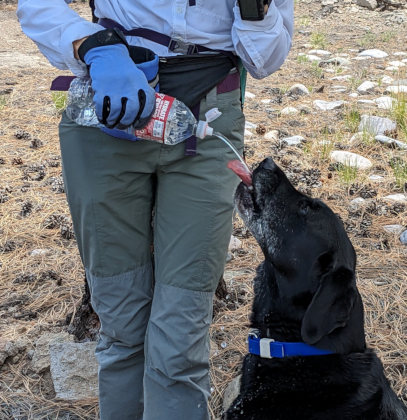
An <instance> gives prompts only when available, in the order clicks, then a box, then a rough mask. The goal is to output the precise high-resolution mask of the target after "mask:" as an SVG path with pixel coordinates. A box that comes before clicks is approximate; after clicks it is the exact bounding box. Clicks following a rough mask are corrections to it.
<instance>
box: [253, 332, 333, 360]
mask: <svg viewBox="0 0 407 420" xmlns="http://www.w3.org/2000/svg"><path fill="white" fill-rule="evenodd" d="M248 341H249V353H251V354H255V355H257V356H260V357H263V358H265V359H272V358H273V357H277V358H284V357H290V356H324V355H327V354H333V352H331V351H328V350H321V349H318V348H316V347H313V346H309V345H308V344H305V343H285V342H282V341H274V340H273V339H272V338H260V337H259V336H258V335H257V333H254V332H252V333H250V334H249V340H248Z"/></svg>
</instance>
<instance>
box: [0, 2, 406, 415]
mask: <svg viewBox="0 0 407 420" xmlns="http://www.w3.org/2000/svg"><path fill="white" fill-rule="evenodd" d="M73 7H74V8H75V9H76V10H78V11H79V12H80V13H81V14H82V15H83V16H86V17H89V16H90V15H89V10H88V8H87V7H86V5H85V4H81V3H76V4H74V6H73ZM295 15H296V30H295V36H294V41H293V48H292V50H291V52H290V55H289V57H288V59H287V61H286V63H285V64H284V65H283V67H282V68H281V69H280V70H279V71H278V72H276V73H275V74H274V75H272V76H270V77H268V78H267V79H265V80H260V81H259V80H254V79H252V78H249V80H248V86H247V91H248V94H247V96H246V103H245V113H246V118H247V122H248V123H249V124H248V126H247V129H248V131H249V132H250V133H249V132H248V133H247V136H246V159H247V161H248V164H249V165H250V166H255V165H256V164H257V163H258V162H260V161H261V160H262V159H263V158H264V157H266V156H269V155H271V156H272V157H273V158H274V159H275V160H276V161H277V163H278V164H279V165H280V166H281V167H283V168H284V169H285V170H286V172H287V174H288V176H289V177H290V179H291V180H292V182H293V183H294V184H295V185H296V186H297V187H298V188H300V189H301V190H302V191H305V192H306V193H308V194H310V195H312V196H314V197H319V198H321V199H323V200H324V201H325V202H327V203H328V205H329V206H330V207H331V208H332V209H333V210H334V211H335V212H336V213H337V214H338V215H339V216H340V217H341V218H342V220H343V222H344V224H345V226H346V229H347V232H348V234H349V236H350V238H351V240H352V242H353V244H354V246H355V249H356V252H357V254H358V267H357V280H358V287H359V290H360V292H361V294H362V297H363V300H364V305H365V320H366V334H367V341H368V345H369V346H370V347H372V348H374V349H376V351H377V353H378V354H379V356H380V357H381V359H382V361H383V364H384V367H385V371H386V375H387V377H388V378H389V379H390V381H391V383H392V386H393V387H394V389H395V390H396V392H397V394H398V395H399V396H400V397H401V398H402V399H404V401H406V402H407V344H406V337H407V317H406V315H407V282H406V274H407V262H406V261H407V260H406V254H407V246H406V245H404V244H402V243H401V242H400V239H399V236H400V233H401V231H403V230H405V229H406V228H407V211H406V205H407V204H406V203H404V202H403V201H389V200H388V199H386V196H388V195H390V194H402V195H404V196H405V189H406V185H407V184H406V183H407V157H406V151H405V150H400V149H398V148H389V147H387V146H385V145H383V144H381V143H378V142H375V141H374V140H373V139H372V138H365V136H363V135H362V136H359V138H358V139H357V140H355V139H352V136H353V135H354V134H355V133H356V132H357V131H358V125H359V121H360V117H361V115H362V114H367V115H376V116H384V117H388V118H390V119H393V120H397V129H396V130H394V131H393V132H392V133H387V134H388V135H391V137H393V138H395V139H398V140H400V141H403V142H405V141H407V128H406V125H407V119H406V115H407V107H406V101H405V98H404V97H403V96H402V95H400V94H399V95H397V97H394V99H395V100H396V103H397V104H398V106H397V109H396V107H393V108H392V109H380V108H377V106H375V105H374V104H372V101H371V100H372V99H375V98H378V97H380V96H383V95H385V94H386V89H387V87H388V84H387V82H385V80H386V79H385V78H384V76H387V77H391V78H392V79H394V80H395V81H396V82H399V84H403V80H405V79H407V76H406V74H405V73H406V72H405V70H404V68H407V67H404V66H402V65H399V67H396V68H393V69H389V66H391V65H392V64H390V62H392V61H398V62H400V61H402V59H406V58H407V49H406V45H407V43H406V41H407V13H406V9H396V10H382V11H370V10H368V9H364V8H360V7H357V6H355V5H353V4H351V3H347V2H344V3H340V6H339V7H329V6H325V7H323V6H322V5H321V3H320V2H312V1H311V2H304V1H297V2H296V4H295ZM403 19H404V20H403ZM0 23H1V28H2V29H1V31H0V45H1V47H0V216H1V217H0V350H1V349H2V346H3V347H4V345H5V343H9V342H12V343H14V344H15V345H16V348H17V350H16V351H15V352H14V354H13V356H10V357H8V358H7V359H6V360H5V361H4V364H3V365H2V366H0V419H1V420H2V419H19V420H20V419H96V418H97V417H98V407H97V402H96V401H95V400H89V401H83V402H80V403H75V404H70V403H67V402H63V401H58V400H57V399H56V398H55V393H54V391H53V388H52V383H51V381H50V376H49V372H48V371H45V372H43V373H40V374H38V373H35V372H33V371H32V369H31V359H32V355H33V352H34V351H35V343H36V342H37V340H38V338H39V337H40V336H41V335H43V334H44V333H49V332H53V333H56V332H60V331H66V330H67V328H68V327H69V323H70V322H71V320H72V316H71V315H72V313H73V312H74V311H75V310H76V308H77V307H78V305H79V303H80V300H81V296H82V293H83V284H84V271H83V268H82V265H81V261H80V258H79V255H78V251H77V248H76V244H75V238H74V234H73V231H72V224H71V219H70V216H69V211H68V208H67V204H66V200H65V194H64V187H63V181H62V177H61V161H60V152H59V143H58V134H57V125H58V121H59V119H60V108H61V106H62V105H61V104H62V103H63V97H60V96H58V95H57V94H55V93H54V94H52V93H51V92H50V91H49V86H50V84H51V81H52V80H53V79H54V78H55V77H56V76H58V75H61V74H68V73H67V72H61V71H59V70H57V69H54V68H53V67H51V65H49V63H48V62H47V61H46V59H45V58H43V56H42V55H41V54H40V53H39V51H38V50H37V49H36V47H35V45H34V44H33V43H32V42H31V41H30V40H29V39H27V37H26V36H25V35H24V34H23V33H22V32H21V30H20V27H19V25H18V22H17V19H16V17H15V5H13V4H4V3H2V2H0ZM371 48H375V49H380V50H382V51H385V52H386V53H387V54H388V56H387V57H385V58H379V59H366V60H362V59H358V58H357V57H358V54H359V53H360V52H361V51H363V50H367V49H371ZM313 49H314V50H315V49H317V50H318V49H319V50H328V51H329V52H330V53H331V55H330V56H327V57H328V59H329V58H333V57H337V59H335V60H333V62H326V63H324V62H322V63H319V64H318V62H313V61H312V59H310V58H306V57H305V58H304V55H302V54H309V53H310V50H313ZM395 53H396V54H395ZM399 53H400V54H399ZM319 54H322V53H319ZM338 57H341V58H343V59H347V60H348V63H344V62H341V61H340V60H339V59H338ZM323 60H325V58H324V59H323ZM393 67H394V66H393ZM344 75H347V76H349V77H347V78H342V80H341V78H339V79H332V78H335V77H338V76H344ZM364 81H372V82H375V83H376V85H375V87H374V90H373V91H371V92H370V93H368V94H365V95H360V94H358V96H355V95H350V94H355V93H357V92H358V90H357V88H358V87H359V86H360V85H361V84H362V82H364ZM296 83H301V84H303V85H305V87H306V88H307V89H308V91H309V94H307V95H303V96H302V95H299V94H296V93H291V92H290V87H291V86H292V85H294V84H296ZM405 84H407V82H406V83H405ZM338 85H339V86H338ZM315 100H325V101H339V100H343V101H345V103H344V104H343V106H342V107H341V108H339V109H338V110H334V111H321V110H319V109H317V108H316V107H315V104H314V101H315ZM361 100H362V102H361ZM366 100H368V101H369V100H370V102H366ZM287 107H294V108H296V110H297V112H296V113H288V114H286V113H285V112H286V111H284V109H285V108H287ZM282 111H283V112H282ZM293 112H294V111H293ZM272 130H276V132H275V133H274V135H270V132H271V131H272ZM267 133H268V134H267ZM293 135H300V136H302V137H303V138H304V141H303V142H302V143H301V144H300V145H297V146H286V145H285V144H284V142H283V141H282V139H284V138H285V137H289V136H293ZM332 150H342V151H350V152H355V153H358V154H361V155H363V156H364V157H366V158H368V159H370V160H371V162H372V164H373V165H372V167H371V168H370V170H368V171H362V170H358V171H355V170H352V169H351V168H347V167H346V165H345V166H343V165H339V164H337V163H334V162H332V161H331V159H330V152H331V151H332ZM371 175H376V177H371ZM356 198H358V199H364V200H365V201H363V204H360V203H359V204H358V202H357V201H356V202H355V201H354V200H355V199H356ZM360 201H361V200H359V202H360ZM388 225H399V228H395V229H396V230H397V232H396V233H394V232H392V231H389V229H387V230H386V226H388ZM234 236H235V237H237V238H238V239H239V240H240V241H241V246H240V247H238V249H236V250H234V251H232V255H231V257H232V258H231V260H230V261H229V262H228V263H227V266H226V272H225V283H226V287H227V293H225V295H224V296H223V297H222V298H220V299H216V300H215V302H214V305H215V306H214V307H215V315H214V322H213V326H212V328H211V345H212V351H211V378H212V395H211V402H210V409H211V413H212V416H213V418H214V419H215V418H218V417H219V416H220V415H221V412H222V400H223V394H224V391H225V389H226V386H227V385H228V383H229V382H230V381H231V379H232V378H234V377H235V376H236V375H237V374H238V371H239V366H240V363H241V360H242V357H243V355H244V354H245V353H246V343H245V339H246V336H247V332H248V327H247V321H248V313H249V311H250V304H251V299H252V279H253V277H254V272H255V269H256V266H257V265H258V264H259V263H260V262H261V261H262V255H261V251H260V249H259V247H258V246H257V244H256V243H255V241H254V240H253V238H252V237H251V235H250V233H249V232H248V231H247V230H246V229H245V227H244V226H243V225H242V223H241V221H240V219H239V218H238V217H236V219H235V222H234Z"/></svg>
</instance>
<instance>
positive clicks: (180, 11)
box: [177, 7, 182, 15]
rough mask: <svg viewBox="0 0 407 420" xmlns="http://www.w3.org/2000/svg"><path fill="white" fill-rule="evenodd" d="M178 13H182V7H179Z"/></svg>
mask: <svg viewBox="0 0 407 420" xmlns="http://www.w3.org/2000/svg"><path fill="white" fill-rule="evenodd" d="M177 13H178V14H179V15H180V14H181V13H182V7H178V8H177Z"/></svg>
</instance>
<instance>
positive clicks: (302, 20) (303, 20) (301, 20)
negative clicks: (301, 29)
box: [298, 16, 311, 26]
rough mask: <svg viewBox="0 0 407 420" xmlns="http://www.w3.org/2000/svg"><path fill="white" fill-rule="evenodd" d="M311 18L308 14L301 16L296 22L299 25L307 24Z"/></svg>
mask: <svg viewBox="0 0 407 420" xmlns="http://www.w3.org/2000/svg"><path fill="white" fill-rule="evenodd" d="M310 21H311V19H310V18H309V17H308V16H301V17H300V18H299V19H298V23H299V25H300V26H309V24H310Z"/></svg>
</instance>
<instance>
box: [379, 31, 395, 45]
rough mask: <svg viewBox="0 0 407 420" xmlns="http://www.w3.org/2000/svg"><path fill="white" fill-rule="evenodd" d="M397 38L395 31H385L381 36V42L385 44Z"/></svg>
mask: <svg viewBox="0 0 407 420" xmlns="http://www.w3.org/2000/svg"><path fill="white" fill-rule="evenodd" d="M395 36H396V32H394V31H384V32H383V33H382V35H381V37H380V38H381V40H382V41H383V42H388V41H391V40H392V39H393V38H394V37H395Z"/></svg>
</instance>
